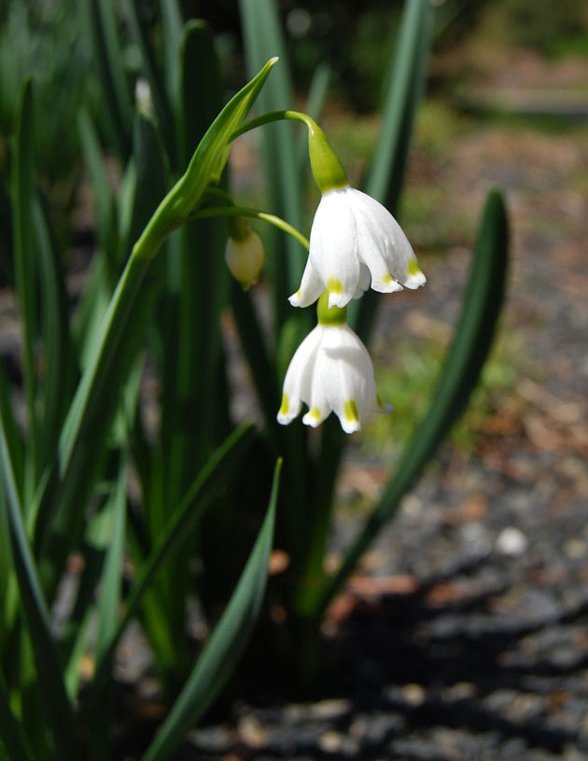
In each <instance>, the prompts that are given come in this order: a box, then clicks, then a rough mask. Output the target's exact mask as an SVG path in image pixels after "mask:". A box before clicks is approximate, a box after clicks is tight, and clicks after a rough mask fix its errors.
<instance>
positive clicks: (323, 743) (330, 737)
mask: <svg viewBox="0 0 588 761" xmlns="http://www.w3.org/2000/svg"><path fill="white" fill-rule="evenodd" d="M318 742H319V748H320V749H321V750H322V751H324V752H325V753H337V752H338V751H340V750H341V746H342V745H343V737H342V736H341V735H340V734H339V732H335V731H334V730H332V729H331V730H329V731H328V732H325V733H324V734H322V735H321V736H320V737H319V741H318Z"/></svg>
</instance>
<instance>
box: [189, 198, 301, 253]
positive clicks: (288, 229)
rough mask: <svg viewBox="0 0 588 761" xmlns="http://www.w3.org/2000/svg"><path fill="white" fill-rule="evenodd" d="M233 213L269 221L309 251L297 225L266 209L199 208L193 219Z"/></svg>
mask: <svg viewBox="0 0 588 761" xmlns="http://www.w3.org/2000/svg"><path fill="white" fill-rule="evenodd" d="M233 215H235V216H239V217H250V218H252V219H260V220H262V221H263V222H267V223H268V224H270V225H273V226H274V227H277V228H278V229H279V230H282V231H283V232H285V233H287V234H288V235H291V236H292V237H293V238H295V239H296V240H297V241H298V242H299V243H300V245H301V246H303V247H304V248H305V249H306V250H307V251H308V249H309V247H310V244H309V242H308V238H306V237H305V236H304V235H302V233H301V232H299V231H298V230H297V229H296V228H295V227H293V226H292V225H290V224H288V222H286V221H285V220H283V219H282V218H281V217H277V216H276V215H275V214H268V213H267V212H265V211H259V209H250V208H248V207H245V206H223V207H214V208H208V209H199V211H198V212H197V213H196V214H194V216H193V217H192V219H203V218H204V217H230V216H233Z"/></svg>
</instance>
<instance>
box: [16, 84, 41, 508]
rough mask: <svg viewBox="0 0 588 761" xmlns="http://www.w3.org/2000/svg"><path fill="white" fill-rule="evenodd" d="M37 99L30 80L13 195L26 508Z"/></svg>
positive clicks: (33, 460)
mask: <svg viewBox="0 0 588 761" xmlns="http://www.w3.org/2000/svg"><path fill="white" fill-rule="evenodd" d="M33 129H34V125H33V96H32V87H31V82H30V80H28V81H26V82H25V83H24V85H23V87H22V90H21V93H20V101H19V108H18V114H17V120H16V130H15V133H16V135H15V137H16V139H15V150H14V154H15V155H14V167H13V174H12V191H13V204H12V208H13V223H12V224H13V234H14V273H15V280H16V294H17V298H18V304H19V311H20V322H21V330H22V344H23V352H22V353H23V375H24V389H25V401H26V410H27V426H28V452H29V458H28V461H29V465H30V471H29V473H28V475H29V476H30V477H31V478H32V483H29V493H28V495H27V497H26V498H25V506H26V505H28V503H29V498H30V495H31V492H32V489H33V488H34V485H35V480H36V477H37V465H38V456H39V431H38V429H39V422H38V419H37V408H36V400H37V378H36V364H37V363H36V356H35V340H36V334H37V320H38V316H37V267H36V257H35V241H34V238H33V229H34V228H33V226H32V225H31V219H32V218H33V209H34V206H35V190H34V175H33Z"/></svg>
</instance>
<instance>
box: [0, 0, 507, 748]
mask: <svg viewBox="0 0 588 761" xmlns="http://www.w3.org/2000/svg"><path fill="white" fill-rule="evenodd" d="M160 10H161V21H160V23H161V29H160V33H158V34H156V35H149V34H148V33H147V30H146V28H145V23H144V18H143V17H142V16H141V14H140V13H139V4H138V3H135V2H130V3H129V4H128V7H126V10H125V13H127V14H128V17H127V18H126V19H125V21H126V24H125V25H124V30H126V32H127V33H128V34H129V35H130V37H131V41H132V44H133V46H134V48H133V50H134V54H135V58H134V59H133V60H135V59H136V57H137V51H138V54H139V56H140V59H141V63H140V67H139V70H138V71H136V72H134V74H133V77H134V79H135V80H136V81H133V77H131V76H129V72H128V70H127V69H126V68H125V61H128V60H129V58H132V57H129V56H128V55H125V50H123V43H124V40H123V39H122V32H121V30H120V29H119V28H117V24H116V17H115V13H114V9H113V4H109V3H103V2H101V1H100V0H86V2H85V3H84V7H83V11H84V13H85V14H86V21H87V22H88V24H87V27H86V32H87V33H88V38H89V39H91V40H92V51H91V55H92V56H93V57H94V59H93V60H94V62H95V63H96V64H97V65H96V66H94V67H93V69H92V71H93V72H94V76H98V77H99V79H97V80H96V81H95V82H94V89H93V93H94V95H95V93H97V92H101V93H102V96H101V98H102V100H101V101H100V107H99V108H95V109H93V110H86V109H84V108H81V110H80V112H79V119H78V133H79V150H80V152H81V159H82V160H83V164H84V166H85V168H86V172H87V175H88V178H89V182H90V184H91V187H92V190H93V210H94V217H95V228H94V233H93V241H92V243H93V251H92V257H91V263H90V266H89V268H88V271H87V273H85V280H84V286H83V288H82V289H81V290H80V291H79V292H75V293H73V294H72V292H71V281H70V280H68V279H67V278H66V268H65V257H64V252H63V250H61V247H62V245H63V243H62V242H63V240H65V239H67V236H66V235H64V234H63V230H61V231H60V232H59V233H58V231H56V229H55V227H54V220H53V213H52V212H53V210H52V204H51V198H50V195H49V197H47V195H46V192H45V191H46V187H47V183H44V182H37V178H38V176H39V175H41V174H42V173H41V169H42V167H41V166H40V165H39V161H40V158H39V157H38V156H36V154H35V140H36V139H42V135H43V131H42V130H41V131H40V132H37V131H36V130H35V114H36V112H35V107H34V106H35V99H36V97H37V90H36V88H35V83H34V82H33V83H31V82H30V81H29V82H25V83H24V85H23V87H22V89H21V94H20V100H19V102H18V104H17V105H16V107H15V113H14V124H13V130H12V136H11V141H10V150H9V159H10V160H9V162H8V163H7V164H6V166H5V165H4V164H2V166H1V167H0V168H1V169H2V172H3V173H4V174H3V175H2V177H1V179H2V186H1V188H0V192H1V193H2V194H3V195H2V197H3V198H4V195H6V198H7V203H8V205H9V209H10V232H11V235H10V240H9V241H8V242H6V241H5V239H4V237H3V235H4V233H3V231H2V230H0V243H1V244H2V246H3V250H4V249H6V250H11V252H12V254H11V267H10V268H9V282H10V285H11V287H12V288H13V290H14V293H15V297H16V300H17V302H18V310H19V321H20V333H21V342H20V354H19V357H18V363H19V367H20V368H21V371H22V372H21V374H22V378H21V379H19V378H18V377H17V378H16V380H15V378H14V377H13V376H9V374H8V372H6V370H5V368H4V366H0V468H1V471H0V472H1V479H2V480H1V489H0V659H1V661H0V759H4V758H6V759H10V761H21V760H22V761H33V760H34V761H45V760H46V761H49V760H50V759H51V760H53V759H55V758H59V759H60V761H61V760H63V761H79V759H86V758H87V759H91V760H92V761H106V759H110V758H119V757H120V758H138V759H139V758H140V759H142V761H161V760H162V759H167V758H172V757H173V754H174V752H175V751H176V749H177V748H178V747H179V745H180V744H181V743H182V742H183V741H184V739H185V737H186V734H187V732H188V730H189V729H190V728H191V727H193V726H194V725H195V724H197V722H198V720H199V719H200V718H201V717H202V715H203V714H204V713H205V711H206V710H207V709H208V707H209V706H210V705H211V703H212V701H213V700H214V699H215V698H216V697H217V696H218V694H219V692H220V690H221V689H222V688H223V687H224V686H225V684H226V683H227V681H228V680H229V678H230V677H231V675H232V674H233V673H234V670H235V667H236V665H237V663H238V661H239V659H240V657H241V655H242V653H243V651H244V648H245V645H246V644H247V642H248V639H249V635H250V633H251V632H252V631H253V628H254V625H257V628H256V629H255V636H254V637H253V638H252V641H251V642H250V643H249V646H250V647H251V648H252V652H253V653H255V649H256V648H258V650H259V652H262V653H263V660H264V661H266V662H268V663H271V664H273V666H274V667H275V668H279V667H280V666H284V665H286V664H288V665H290V666H294V667H295V670H296V671H297V672H298V674H299V675H300V676H301V678H302V679H303V680H305V684H306V687H307V688H308V687H309V685H310V684H312V678H313V677H315V678H316V676H317V673H318V671H317V668H316V667H317V659H316V655H317V643H319V642H320V636H321V635H320V626H321V622H322V620H323V618H324V615H325V612H326V611H327V608H328V606H329V604H330V602H331V601H332V600H333V598H334V596H335V595H336V594H337V593H338V592H339V591H341V590H342V588H343V586H344V584H345V581H346V580H347V578H348V577H349V575H350V574H351V573H352V572H353V570H354V568H355V567H356V565H357V562H358V560H359V558H360V557H361V555H362V553H363V552H364V550H365V549H366V548H367V547H368V546H369V544H370V543H371V542H372V541H373V539H374V538H375V537H376V536H377V534H378V532H379V530H380V529H381V528H382V526H383V525H384V524H385V523H386V522H388V521H389V520H390V518H391V517H392V515H393V514H394V511H395V509H396V507H397V505H398V504H399V501H400V499H401V498H402V496H403V495H404V494H406V492H407V491H408V490H409V489H410V487H411V486H412V485H413V484H414V482H415V481H416V479H417V478H418V476H419V475H420V473H421V472H422V470H423V468H424V466H425V465H426V463H427V462H428V461H429V460H430V459H431V457H432V456H433V455H434V453H435V452H436V451H437V448H438V446H439V444H440V443H441V441H442V440H443V438H444V437H445V435H446V434H447V432H448V431H449V430H450V428H451V426H452V424H453V422H454V421H455V420H456V419H457V417H458V415H459V413H460V411H461V410H462V409H463V407H464V405H465V404H466V402H467V399H468V397H469V395H470V393H471V391H472V389H473V388H474V387H475V385H476V383H477V380H478V377H479V374H480V370H481V368H482V365H483V363H484V361H485V358H486V355H487V353H488V350H489V347H490V344H491V339H492V335H493V332H494V327H495V323H496V320H497V318H498V315H499V312H500V305H501V301H502V296H503V290H504V281H505V269H506V249H507V226H506V215H505V211H504V206H503V203H502V200H501V197H500V194H499V193H497V192H496V191H493V192H492V193H491V194H490V195H489V197H488V200H487V203H486V207H485V210H484V213H483V218H482V223H481V226H480V229H479V232H478V236H477V241H476V244H475V247H474V253H473V259H472V268H471V274H470V276H469V281H468V284H467V287H466V291H465V295H464V298H463V305H462V310H461V316H460V318H459V321H458V324H457V327H456V330H455V335H454V339H453V341H452V343H451V345H450V347H449V349H448V351H447V355H446V359H445V363H444V366H443V369H442V371H441V374H440V376H439V379H438V381H437V385H436V387H435V389H434V391H433V392H432V395H431V403H430V407H429V409H428V411H427V412H426V414H425V415H424V417H423V419H422V421H421V422H420V423H419V425H418V426H417V429H416V432H415V434H414V436H413V438H412V439H411V441H409V443H408V444H407V446H406V449H405V451H404V453H403V454H402V455H401V457H400V459H399V461H398V463H396V464H395V468H394V476H393V478H392V479H391V480H390V482H389V484H388V485H387V486H386V487H385V488H384V490H383V492H382V495H381V497H380V498H379V499H378V501H377V503H376V504H375V505H374V507H373V510H372V512H371V513H370V514H369V515H368V516H367V518H366V520H365V523H364V525H363V526H362V527H361V528H360V530H359V531H358V532H357V535H356V536H354V538H353V539H352V542H351V544H350V546H349V547H347V548H345V550H344V551H343V553H342V558H341V563H340V565H339V567H338V568H337V569H336V570H335V571H332V570H327V568H326V566H325V562H324V561H325V556H326V553H327V551H328V549H329V536H330V531H331V527H332V524H333V520H334V519H335V515H336V513H335V511H334V506H335V501H336V500H335V497H336V483H337V474H338V472H339V468H340V464H341V459H342V455H343V451H344V447H345V445H346V443H348V442H349V440H350V439H351V438H352V436H351V435H352V434H354V435H356V432H357V431H359V430H360V429H361V428H362V425H363V423H364V422H365V420H366V419H367V418H368V417H369V416H370V415H371V414H376V413H378V411H379V410H381V411H382V414H388V412H387V410H386V404H385V403H386V402H387V401H391V402H394V400H380V399H379V398H378V394H377V389H376V385H375V380H374V368H373V365H372V360H371V358H370V353H369V344H370V338H371V332H372V327H373V324H374V319H375V315H376V307H377V303H378V301H377V299H378V298H379V296H378V294H379V293H380V294H391V293H392V294H394V292H395V291H401V290H402V289H403V288H409V289H410V288H419V287H420V286H422V285H424V282H425V278H424V275H423V274H422V272H421V270H420V268H419V265H418V263H417V259H416V257H415V254H414V252H413V249H412V246H411V245H410V243H409V242H408V240H407V238H406V236H405V234H404V232H403V231H402V229H401V227H400V226H399V224H398V223H397V222H396V220H395V218H394V217H393V216H392V214H391V211H390V210H392V211H396V207H397V205H398V200H399V196H400V192H401V189H402V186H403V174H404V167H405V165H406V158H407V154H408V146H409V137H410V134H411V132H412V129H413V123H414V118H415V114H416V111H417V107H418V103H419V101H420V97H421V94H422V86H423V81H424V77H425V71H426V58H427V50H428V46H429V43H430V38H431V29H432V26H431V20H432V10H433V9H432V5H431V4H430V3H429V2H428V0H410V1H409V2H407V4H406V8H405V12H404V16H403V20H402V23H401V26H400V29H399V32H398V35H399V36H398V44H397V45H396V52H395V57H394V59H393V61H392V62H391V65H390V69H391V76H390V77H389V83H390V84H389V89H388V91H387V93H386V97H385V103H384V110H383V116H382V119H383V124H382V130H381V136H380V138H379V139H378V141H377V143H376V145H375V147H374V158H373V163H372V165H371V167H370V168H369V170H368V172H367V174H366V177H365V180H364V181H363V183H362V190H359V189H355V188H352V187H351V186H350V185H349V182H348V180H347V177H346V174H345V171H344V169H343V167H342V165H341V163H340V161H339V159H338V158H337V156H336V154H335V153H334V151H333V148H332V147H331V145H330V144H329V141H328V140H327V137H326V136H325V134H324V132H323V131H322V129H321V128H320V127H319V125H318V123H317V122H318V121H319V119H318V118H317V114H318V113H319V112H320V104H321V101H322V98H323V97H324V93H325V91H326V84H327V76H326V75H325V70H324V69H321V70H318V71H317V76H316V79H315V81H314V82H313V85H312V87H311V96H310V99H309V103H308V106H307V107H306V109H305V110H302V111H293V110H289V107H290V105H291V103H292V101H293V96H292V86H291V78H290V73H289V69H288V65H287V58H286V56H284V54H283V51H284V44H283V40H282V36H281V32H280V27H279V23H278V16H277V11H276V7H275V5H274V3H273V2H272V0H242V2H241V4H240V13H241V19H242V23H243V31H244V38H245V49H246V53H247V59H248V65H249V68H250V71H251V79H250V81H249V82H248V83H247V84H245V86H244V87H243V88H242V89H241V90H239V91H238V92H237V93H236V94H235V95H234V96H233V97H232V98H231V99H229V100H228V101H227V99H226V98H225V87H224V83H223V79H222V77H221V73H220V66H219V62H218V57H217V53H216V50H215V46H214V40H213V36H212V34H211V32H210V29H209V28H208V26H207V25H206V24H205V23H203V22H201V21H197V20H190V19H183V18H182V16H181V13H180V9H179V7H177V6H176V4H175V3H174V2H171V1H170V0H166V2H162V3H161V9H160ZM158 46H160V47H158ZM276 54H280V63H279V66H276V64H277V58H276V57H275V55H276ZM5 58H6V60H10V57H5ZM3 60H4V59H3ZM194 72H199V73H202V76H200V74H199V76H198V78H197V79H196V80H195V79H194ZM270 74H271V76H270ZM135 84H136V85H137V88H136V90H137V98H136V100H135V94H134V91H135ZM254 104H255V107H256V108H257V113H256V115H254V116H253V117H249V112H250V110H251V108H252V107H253V106H254ZM57 116H58V115H53V114H50V113H47V114H44V118H46V119H51V118H56V117H57ZM49 133H51V134H55V132H54V131H48V134H49ZM246 134H248V135H252V134H255V135H256V136H258V135H259V138H260V143H259V147H260V153H261V156H262V160H263V162H264V166H265V170H266V171H265V181H264V203H263V207H264V208H263V210H260V209H259V208H255V207H254V205H253V204H252V205H250V204H249V202H247V203H246V204H243V203H241V202H240V201H239V200H238V195H239V194H238V193H236V192H233V191H232V189H231V187H232V184H231V183H232V178H231V176H230V174H231V173H230V172H228V171H227V165H228V160H229V155H230V152H231V149H232V146H233V145H234V144H235V143H236V141H238V140H246V139H247V138H246V137H245V135H246ZM301 140H302V141H303V142H304V146H303V147H304V162H302V161H301V159H302V157H303V152H302V151H301V148H302V144H301V143H300V142H299V141H301ZM0 154H1V152H0ZM105 155H106V156H107V157H108V158H107V160H105ZM113 165H115V166H116V168H117V172H118V177H119V180H118V181H117V182H116V183H113V182H112V179H111V178H112V167H113ZM308 168H310V171H311V174H312V176H313V178H314V180H315V182H316V184H317V185H318V188H319V190H320V193H321V198H320V202H319V203H318V207H317V208H316V210H315V212H314V218H313V220H312V224H311V225H310V238H309V240H307V238H306V237H305V235H304V231H306V229H307V228H308V224H307V221H306V219H305V216H304V214H303V211H302V210H303V200H304V198H305V195H306V194H305V186H306V174H305V173H306V171H307V169H308ZM5 188H6V190H7V192H6V193H5V194H4V190H5ZM170 188H171V189H170ZM8 190H9V192H8ZM162 199H163V200H162ZM230 273H232V275H231V274H230ZM257 281H262V284H261V287H256V286H255V283H256V282H257ZM389 298H402V294H399V295H392V296H389ZM268 307H269V308H268ZM262 310H263V315H264V316H263V318H262V317H261V313H262ZM229 315H230V317H229ZM235 336H236V337H237V338H238V340H239V343H240V348H241V353H242V357H243V360H244V362H245V364H246V366H247V369H248V374H249V377H250V379H251V381H252V387H253V392H254V396H255V400H256V409H255V414H254V415H252V414H251V410H250V403H249V402H247V403H246V404H245V407H244V405H243V401H242V398H241V397H242V392H241V388H240V384H238V386H237V388H236V389H235V388H234V385H233V372H234V365H235V361H234V359H233V358H232V352H233V348H232V343H231V341H233V342H234V338H235ZM229 355H231V356H229ZM19 400H20V401H19ZM252 417H254V418H255V421H256V422H255V424H253V423H251V422H250V420H251V418H252ZM300 418H301V419H300ZM278 487H279V491H278ZM272 548H274V549H275V550H276V553H275V554H274V556H273V562H272V564H271V567H272V569H273V570H272V574H271V575H270V576H269V579H268V567H269V559H270V556H271V552H272ZM277 561H279V562H277ZM195 601H197V602H198V607H199V610H200V613H199V614H198V616H194V614H193V613H192V611H193V609H194V602H195ZM203 622H205V623H206V625H207V627H208V630H209V634H208V636H207V637H205V638H204V640H203V642H202V641H201V638H200V637H196V636H195V632H196V631H197V632H200V631H201V629H202V624H203ZM131 624H132V625H133V626H130V625H131ZM137 627H139V628H140V630H141V631H142V633H143V635H144V638H145V642H146V645H145V648H146V650H148V652H149V658H150V663H151V664H152V667H153V670H154V672H155V673H156V675H157V678H158V685H159V690H160V694H159V699H160V702H161V703H162V704H163V705H164V706H165V710H164V712H163V713H162V715H161V721H160V722H159V724H158V726H157V729H156V731H155V733H154V734H153V731H152V730H149V731H145V729H144V728H140V731H137V728H136V727H135V726H134V725H133V721H134V719H133V717H131V716H127V717H121V716H117V714H116V713H115V711H117V712H118V709H117V705H118V704H117V696H118V694H119V688H120V673H121V669H122V670H123V671H124V667H125V660H124V658H123V657H122V655H121V653H122V652H123V651H122V650H121V648H120V645H121V641H122V640H123V638H128V639H127V640H126V642H125V644H126V650H127V652H128V650H129V648H131V649H132V648H133V647H135V646H136V645H137V635H136V634H133V631H135V632H136V630H137ZM251 662H259V659H256V658H252V659H251ZM247 673H248V672H247V670H245V671H243V673H242V675H241V679H245V678H247ZM291 673H293V672H292V670H288V671H286V670H284V674H291ZM115 719H117V720H116V721H115ZM115 726H116V727H117V731H116V732H114V731H113V728H114V727H115ZM137 736H139V737H140V738H141V740H140V742H139V744H138V745H136V744H133V739H136V737H137Z"/></svg>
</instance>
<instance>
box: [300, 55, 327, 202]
mask: <svg viewBox="0 0 588 761" xmlns="http://www.w3.org/2000/svg"><path fill="white" fill-rule="evenodd" d="M331 75H332V71H331V68H330V66H328V65H327V64H326V63H322V64H320V66H318V67H317V69H316V71H315V72H314V74H313V76H312V79H311V81H310V87H309V88H308V98H307V99H306V106H305V108H304V111H305V112H306V113H307V114H308V115H309V116H310V117H311V118H312V119H314V120H315V121H316V122H318V121H319V120H320V116H321V112H322V110H323V105H324V102H325V98H326V96H327V92H328V89H329V82H330V80H331ZM297 159H298V163H299V165H300V169H301V173H300V176H301V178H302V179H304V178H305V177H306V176H307V174H308V135H307V134H306V132H303V133H301V134H300V137H299V140H298V157H297ZM302 187H304V185H302Z"/></svg>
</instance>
